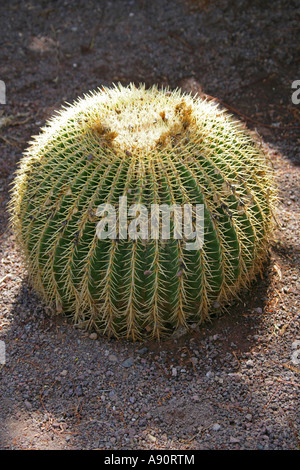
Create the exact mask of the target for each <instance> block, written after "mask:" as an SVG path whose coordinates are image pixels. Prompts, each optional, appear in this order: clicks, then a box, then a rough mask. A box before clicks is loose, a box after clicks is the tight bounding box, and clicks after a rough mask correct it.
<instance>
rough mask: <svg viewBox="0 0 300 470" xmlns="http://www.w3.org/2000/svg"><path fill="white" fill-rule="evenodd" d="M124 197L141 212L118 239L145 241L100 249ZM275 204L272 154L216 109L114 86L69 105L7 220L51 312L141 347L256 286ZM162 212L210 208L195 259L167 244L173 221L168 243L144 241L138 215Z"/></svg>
mask: <svg viewBox="0 0 300 470" xmlns="http://www.w3.org/2000/svg"><path fill="white" fill-rule="evenodd" d="M124 200H125V201H126V204H127V208H128V207H129V206H130V205H131V206H132V205H135V207H137V208H138V210H137V211H136V212H135V213H134V214H133V213H132V214H133V215H132V214H131V216H130V212H129V213H128V219H127V226H123V227H122V229H124V228H125V229H127V228H128V227H129V223H135V228H136V231H135V233H136V236H135V237H130V236H120V235H121V228H120V227H119V226H118V225H116V227H115V228H114V230H113V231H112V232H111V233H113V236H110V234H109V233H108V235H107V236H106V237H102V238H101V237H100V236H99V230H98V231H97V227H98V228H99V223H100V220H102V222H103V220H104V219H103V218H102V219H101V215H103V211H102V213H101V211H99V206H101V207H103V204H104V205H110V206H111V207H114V208H115V209H116V210H117V209H118V208H119V206H120V201H124ZM273 204H274V189H273V182H272V172H271V170H270V165H269V162H268V159H267V157H266V155H264V153H263V151H262V150H261V148H260V146H259V145H258V143H257V142H256V141H255V140H254V139H253V137H252V136H251V135H250V134H249V132H248V131H246V130H245V128H244V126H243V125H242V124H241V123H240V122H238V121H236V120H234V119H233V118H232V116H230V115H229V114H228V113H227V112H225V111H224V110H222V109H220V108H219V107H218V106H217V104H216V103H215V102H214V101H212V100H206V99H203V98H200V97H198V98H196V97H192V96H190V95H188V94H184V93H182V92H181V91H180V90H175V91H169V90H167V89H158V88H157V87H152V88H150V89H146V88H145V87H144V86H142V85H141V86H139V87H136V86H134V85H130V86H128V87H123V86H121V85H119V86H114V87H111V88H102V89H101V90H97V91H95V92H92V93H90V94H88V95H87V96H84V98H82V99H78V100H77V101H76V102H74V103H73V104H72V105H69V104H67V105H66V106H65V107H63V108H62V110H61V111H60V112H59V113H58V114H57V115H55V116H54V117H53V118H52V119H51V120H50V121H49V122H48V123H47V124H46V126H45V127H44V128H43V129H42V130H41V133H40V134H39V135H38V136H36V137H35V138H33V140H32V142H30V144H29V147H28V149H27V150H26V152H25V154H24V156H23V157H22V159H21V161H20V165H19V168H18V170H17V174H16V178H15V181H14V186H13V190H12V197H11V204H10V210H11V220H12V226H13V229H14V231H15V233H16V236H17V240H18V242H19V244H20V246H21V247H22V251H23V253H24V259H25V261H26V266H27V269H28V273H29V277H30V281H31V282H32V284H33V286H34V288H35V289H36V291H37V292H39V293H40V295H41V296H42V298H43V299H44V300H45V302H46V303H47V304H48V305H53V306H54V307H55V309H56V310H57V311H58V312H65V313H66V314H67V315H71V316H72V318H73V319H74V322H75V324H77V325H79V326H82V327H86V328H90V329H96V330H97V331H98V332H101V333H103V334H108V335H114V336H116V337H126V338H130V339H142V338H145V337H155V338H159V337H161V336H162V335H164V334H165V333H168V332H172V331H175V330H176V329H177V328H178V327H182V326H184V327H188V326H189V325H190V324H194V323H198V324H200V323H202V322H203V321H205V320H206V319H208V318H209V317H210V316H211V314H212V313H213V312H214V311H215V306H216V305H220V306H221V307H222V306H225V305H226V304H228V302H230V301H231V300H232V299H234V298H235V297H236V296H237V295H238V293H239V291H240V290H241V289H242V288H245V287H249V285H250V283H251V281H252V280H253V279H254V278H255V276H256V275H257V273H259V272H260V270H261V269H262V267H263V264H264V262H265V260H266V256H267V247H268V243H269V238H270V234H271V231H272V206H273ZM161 205H163V206H167V207H169V206H172V207H174V205H175V206H176V207H183V206H184V205H186V206H187V205H188V206H189V207H192V208H195V207H196V206H201V207H202V222H203V240H202V243H201V245H200V246H199V247H198V248H197V249H188V247H187V240H186V239H185V238H184V237H181V238H180V237H175V236H172V234H173V233H174V231H173V229H174V227H175V226H177V227H178V225H176V217H175V211H171V212H170V219H169V221H170V234H171V236H170V237H169V238H168V237H165V238H163V237H161V236H159V237H157V236H156V237H151V236H148V237H147V236H142V235H141V233H142V231H140V232H139V231H138V225H139V223H140V225H141V219H139V218H137V219H134V215H135V216H137V215H138V216H140V215H141V212H142V211H141V210H140V208H141V207H143V208H146V209H149V211H150V208H151V207H153V206H159V207H160V206H161ZM107 207H108V206H107ZM104 212H105V211H104ZM105 214H107V212H105ZM194 215H195V211H193V216H194ZM143 223H144V228H147V227H148V225H147V224H148V223H150V222H149V220H148V221H147V220H146V219H145V218H144V220H143ZM125 225H126V224H125ZM159 227H160V228H161V222H159ZM192 227H194V228H195V220H194V217H193V218H192ZM102 233H103V232H102ZM125 233H127V235H128V231H127V232H126V230H125ZM146 233H148V234H149V233H150V232H149V231H148V232H147V231H146ZM194 233H195V231H194Z"/></svg>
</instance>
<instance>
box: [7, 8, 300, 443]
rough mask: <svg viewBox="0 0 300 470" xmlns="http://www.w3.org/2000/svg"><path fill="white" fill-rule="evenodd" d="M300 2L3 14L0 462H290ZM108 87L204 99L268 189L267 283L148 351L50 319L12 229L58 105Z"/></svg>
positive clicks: (298, 283) (299, 419) (299, 367)
mask: <svg viewBox="0 0 300 470" xmlns="http://www.w3.org/2000/svg"><path fill="white" fill-rule="evenodd" d="M297 6H298V7H299V4H298V2H296V1H292V0H289V1H274V0H273V1H268V0H264V1H263V2H262V1H256V0H254V1H247V0H238V1H236V2H230V1H227V0H220V1H217V0H216V1H209V0H202V1H201V0H199V1H197V0H194V1H192V0H190V1H184V0H173V1H172V0H152V1H151V2H148V1H146V0H130V1H129V0H128V1H127V0H116V1H92V0H84V1H83V0H81V1H80V0H79V1H76V2H71V1H63V0H57V1H54V0H52V1H47V2H46V1H34V0H31V1H26V2H25V1H21V0H12V1H10V2H1V6H0V13H1V14H0V31H1V37H0V43H1V47H0V74H1V75H0V79H1V80H3V81H4V82H5V84H6V104H1V105H0V145H1V153H0V168H1V173H0V178H1V179H0V240H1V248H0V340H1V342H2V343H0V345H1V346H2V352H3V346H5V364H4V363H3V362H4V360H3V354H2V363H1V364H0V449H1V450H11V449H12V450H18V449H26V450H29V449H38V450H45V449H48V450H59V449H66V450H72V449H76V450H85V449H89V450H90V449H112V450H113V449H121V450H125V449H129V450H133V449H162V450H163V449H168V450H169V449H177V450H184V449H186V450H201V449H210V450H211V449H219V450H221V449H228V450H240V449H242V450H257V449H261V450H268V449H269V450H296V449H299V447H300V434H299V425H300V416H299V386H300V382H299V372H300V352H299V351H300V334H299V310H300V302H299V292H300V273H299V261H300V253H299V233H300V222H299V221H300V208H299V201H300V190H299V188H300V173H299V153H298V148H299V139H300V135H299V116H300V113H299V111H300V104H298V105H297V104H295V103H293V101H292V93H293V91H294V90H292V88H291V86H292V83H293V81H295V80H297V79H298V80H299V79H300V72H299V47H298V44H299V9H298V10H297ZM112 82H121V83H123V84H127V83H129V82H134V83H137V84H138V83H139V82H144V83H146V85H147V86H148V85H151V84H153V83H156V84H158V85H164V86H169V87H170V88H176V87H181V88H183V89H184V90H187V91H192V92H196V91H197V92H198V93H202V92H204V93H206V94H208V95H212V96H214V97H216V98H217V99H218V100H219V101H220V104H221V105H223V106H226V107H228V108H229V110H230V112H231V113H234V114H235V115H236V116H237V117H238V118H240V119H242V120H243V121H244V122H245V124H246V125H247V126H248V127H249V128H251V129H252V130H254V131H256V132H258V133H259V134H260V136H261V141H262V145H263V146H264V147H265V149H266V150H267V151H268V152H269V153H270V156H271V158H272V161H273V165H274V169H275V172H276V176H277V180H278V187H279V205H278V212H277V219H278V228H277V230H276V234H275V239H274V242H273V243H272V245H271V246H270V262H269V264H268V266H267V267H266V271H265V274H264V275H263V276H262V278H261V279H258V280H257V283H255V284H254V285H253V288H252V289H251V292H248V293H246V292H245V293H243V296H242V298H241V300H240V301H238V302H236V303H235V304H234V305H232V306H231V307H230V308H229V311H228V314H226V315H223V316H222V317H220V318H217V319H214V320H213V321H212V322H211V323H209V324H207V325H205V326H204V327H202V328H200V329H194V330H193V331H192V332H191V333H189V334H187V333H186V332H184V331H182V332H181V333H180V334H179V335H177V336H176V337H172V338H168V339H166V340H164V341H162V342H160V343H156V342H145V343H134V344H132V343H129V342H126V341H116V340H114V339H107V338H102V337H97V335H95V334H90V333H86V332H84V331H82V330H78V329H74V327H73V326H72V325H71V324H70V323H68V322H67V321H66V320H65V319H64V318H61V317H59V316H55V317H53V315H52V312H51V311H50V310H49V308H47V306H45V305H43V304H41V302H40V301H39V299H38V298H37V297H36V296H35V294H34V292H32V291H31V289H30V286H29V285H28V283H27V278H26V272H25V270H24V266H23V265H22V261H21V258H20V255H19V252H18V249H17V247H16V245H15V239H14V235H13V234H12V233H11V231H10V228H9V225H8V216H7V202H8V200H9V188H10V184H11V182H12V180H13V176H14V171H15V169H16V166H17V163H18V161H19V159H20V156H21V154H22V151H23V150H24V149H25V147H26V145H27V142H28V141H29V140H30V138H31V136H32V135H34V134H36V133H37V132H38V130H39V128H40V127H41V126H42V125H43V124H44V123H45V120H46V119H47V118H49V117H50V116H51V114H52V113H53V111H54V110H55V109H57V108H59V107H60V106H61V104H62V103H63V102H64V101H68V102H72V101H73V100H74V99H75V98H76V97H77V96H78V95H81V96H82V95H83V94H84V93H85V92H88V91H89V90H90V89H95V88H97V87H98V86H99V87H101V85H110V84H111V83H112Z"/></svg>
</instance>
